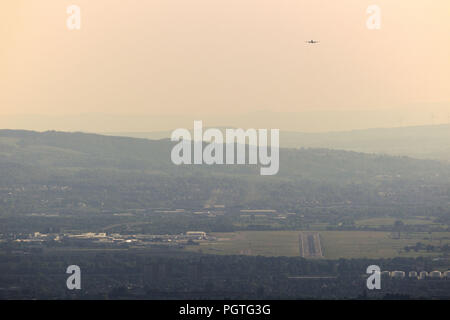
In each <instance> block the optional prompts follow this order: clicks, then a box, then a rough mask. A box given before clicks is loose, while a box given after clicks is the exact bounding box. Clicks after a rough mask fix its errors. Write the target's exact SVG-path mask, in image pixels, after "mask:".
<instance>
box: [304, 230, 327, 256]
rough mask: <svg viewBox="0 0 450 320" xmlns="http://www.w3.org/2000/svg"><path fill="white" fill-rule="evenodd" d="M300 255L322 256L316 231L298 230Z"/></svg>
mask: <svg viewBox="0 0 450 320" xmlns="http://www.w3.org/2000/svg"><path fill="white" fill-rule="evenodd" d="M298 238H299V248H300V255H301V256H302V257H304V258H322V257H323V254H322V246H321V243H320V234H319V233H318V232H300V234H299V237H298Z"/></svg>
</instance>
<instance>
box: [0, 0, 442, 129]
mask: <svg viewBox="0 0 450 320" xmlns="http://www.w3.org/2000/svg"><path fill="white" fill-rule="evenodd" d="M70 4H76V5H79V6H80V7H81V10H82V11H81V18H82V26H81V30H79V31H70V30H68V28H67V27H66V19H67V17H68V15H67V13H66V8H67V6H68V5H70ZM372 4H377V5H379V6H380V8H381V10H382V12H381V13H382V17H381V18H382V20H381V23H382V24H381V29H380V30H368V29H367V27H366V20H367V18H368V16H369V15H368V14H367V13H366V9H367V7H368V6H369V5H372ZM309 39H317V40H320V41H321V42H320V44H317V45H309V44H306V43H305V40H309ZM328 111H329V112H330V113H329V114H330V115H335V116H336V121H333V119H334V118H331V119H330V117H328V118H327V119H324V120H326V121H324V122H325V123H326V124H323V125H321V124H320V123H322V121H321V120H322V117H324V114H327V113H326V112H328ZM264 112H268V113H266V115H267V114H269V115H270V114H271V113H277V114H279V113H286V114H287V116H286V117H287V118H289V114H293V113H295V114H297V116H298V115H299V114H300V116H298V117H301V114H308V115H309V116H310V117H312V118H311V119H314V120H311V121H312V122H310V121H309V122H308V123H310V125H309V126H308V124H307V123H304V124H301V125H299V127H298V128H293V127H295V125H293V124H291V125H289V126H288V125H287V123H284V122H283V121H284V120H279V122H277V123H274V126H275V125H277V126H286V128H289V129H297V130H299V131H323V130H333V129H336V128H337V127H336V125H335V123H336V122H339V125H340V126H339V128H348V129H353V128H358V127H371V126H383V125H386V126H391V125H408V124H430V123H432V122H436V123H439V122H441V123H442V122H448V119H449V114H450V1H448V0H432V1H430V0H408V1H399V0H397V1H393V0H371V1H365V0H190V1H188V0H127V1H124V0H71V1H65V0H2V1H1V2H0V127H3V128H4V127H18V126H20V127H23V128H26V129H39V130H44V129H55V128H56V129H59V130H88V131H94V129H95V128H96V126H97V127H98V131H117V130H124V131H152V130H162V129H169V128H170V127H171V126H173V125H176V124H175V122H171V121H170V119H171V118H170V117H160V115H172V116H177V117H180V116H181V115H184V116H185V117H187V118H189V117H193V118H197V119H199V120H202V116H204V117H205V119H206V118H208V119H209V118H210V119H213V118H215V119H216V123H217V124H219V122H220V121H219V120H217V119H221V117H223V118H222V119H224V121H225V119H227V120H226V121H228V122H229V119H236V120H237V119H239V117H240V116H242V115H246V116H245V117H246V119H247V121H248V122H246V125H247V126H250V127H251V126H257V125H259V124H260V123H261V122H258V121H255V123H254V124H253V123H252V120H251V119H252V116H249V115H252V114H255V115H258V114H263V113H264ZM305 112H306V113H305ZM377 112H379V116H378V118H377V117H374V116H373V114H374V113H377ZM80 115H81V116H80ZM87 115H88V116H87ZM106 115H107V116H106ZM122 115H126V116H127V117H128V119H132V118H133V117H135V118H141V117H144V118H145V117H147V118H148V119H152V117H153V116H155V115H159V117H157V118H156V117H155V118H154V119H158V121H154V122H152V121H151V120H149V122H148V126H149V127H148V129H147V130H146V124H142V123H140V124H139V125H137V124H136V125H134V124H133V121H132V120H130V121H127V122H126V123H125V124H124V123H123V122H121V121H120V118H121V116H122ZM353 115H354V117H353ZM68 116H74V117H78V118H74V119H79V121H78V122H77V120H74V121H75V122H74V121H72V122H70V120H68V119H69V118H68ZM43 117H47V118H46V119H50V120H48V121H49V122H45V121H44V120H42V119H44V118H43ZM83 117H84V118H83ZM86 117H90V119H91V118H92V119H94V118H95V119H96V120H92V122H90V126H86V123H85V122H86V121H85V120H82V119H86ZM255 117H256V120H258V116H255ZM333 117H334V116H333ZM395 117H398V119H400V120H398V121H397V120H396V119H397V118H395ZM411 117H413V118H411ZM269 118H270V117H269ZM365 118H367V119H365ZM371 118H374V120H373V121H372V120H371ZM375 118H377V119H378V120H377V122H376V121H375ZM394 118H395V119H394ZM51 119H53V122H52V120H51ZM55 119H57V120H55ZM102 119H103V120H104V121H103V120H102ZM161 119H165V120H161ZM380 119H381V120H380ZM383 119H385V120H386V121H385V122H383V121H384V120H383ZM393 119H394V120H393ZM363 120H366V121H365V122H364V121H363ZM388 120H389V121H388ZM41 121H42V122H41ZM66 121H67V122H66ZM371 121H372V122H371ZM212 122H213V120H211V125H212V124H213V123H212ZM257 122H258V123H257ZM146 123H147V122H146ZM216 123H214V125H215V124H216ZM236 123H238V121H236V122H235V123H233V124H236ZM264 123H266V122H264ZM267 123H268V125H270V121H269V122H267ZM311 123H312V124H311ZM362 123H363V124H362ZM222 125H228V123H222ZM46 126H48V128H47V127H46Z"/></svg>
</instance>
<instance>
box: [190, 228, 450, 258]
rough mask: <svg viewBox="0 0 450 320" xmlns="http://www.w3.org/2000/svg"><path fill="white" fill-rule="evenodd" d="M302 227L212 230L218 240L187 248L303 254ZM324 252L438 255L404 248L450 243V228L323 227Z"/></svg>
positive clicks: (376, 255) (346, 255)
mask: <svg viewBox="0 0 450 320" xmlns="http://www.w3.org/2000/svg"><path fill="white" fill-rule="evenodd" d="M299 233H300V231H240V232H230V233H213V234H212V236H214V237H216V238H217V239H216V240H215V241H205V242H201V243H200V245H199V246H189V247H187V250H190V251H197V252H202V253H207V254H242V255H262V256H289V257H294V256H300V255H301V254H300V245H299ZM319 233H320V240H321V245H322V250H323V256H324V258H327V259H338V258H364V257H366V258H392V257H417V256H436V255H438V254H439V253H438V252H426V251H419V252H415V251H413V250H411V251H409V252H405V251H404V250H403V248H404V247H405V246H407V245H415V244H416V243H417V242H421V243H423V244H425V245H428V244H432V245H435V246H437V245H442V244H446V243H450V232H434V233H433V234H432V235H431V237H432V240H431V239H430V234H428V233H423V232H422V233H408V234H405V235H402V238H401V239H394V238H393V237H392V234H391V233H390V232H379V231H321V232H319Z"/></svg>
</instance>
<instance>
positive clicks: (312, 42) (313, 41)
mask: <svg viewBox="0 0 450 320" xmlns="http://www.w3.org/2000/svg"><path fill="white" fill-rule="evenodd" d="M305 42H306V43H311V44H315V43H319V42H320V41H316V40H309V41H305Z"/></svg>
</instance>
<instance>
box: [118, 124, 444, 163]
mask: <svg viewBox="0 0 450 320" xmlns="http://www.w3.org/2000/svg"><path fill="white" fill-rule="evenodd" d="M170 134H171V133H170V132H169V131H159V132H147V133H145V132H122V133H111V135H117V136H128V137H136V138H146V139H162V138H168V137H170ZM280 145H281V147H284V148H326V149H336V150H348V151H357V152H365V153H382V154H388V155H400V156H409V157H413V158H419V159H436V160H445V161H450V124H446V125H435V126H417V127H399V128H378V129H365V130H354V131H340V132H327V133H301V132H294V131H281V134H280Z"/></svg>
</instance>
